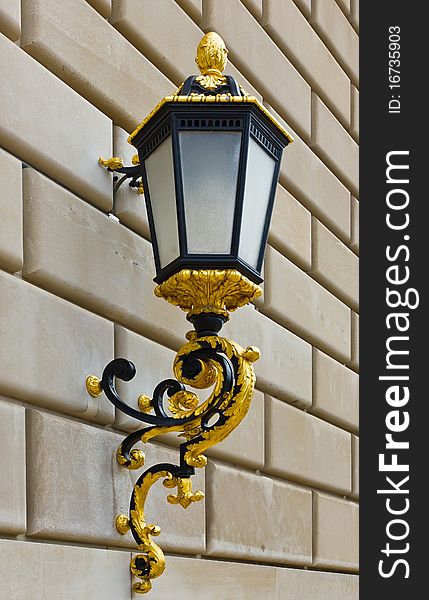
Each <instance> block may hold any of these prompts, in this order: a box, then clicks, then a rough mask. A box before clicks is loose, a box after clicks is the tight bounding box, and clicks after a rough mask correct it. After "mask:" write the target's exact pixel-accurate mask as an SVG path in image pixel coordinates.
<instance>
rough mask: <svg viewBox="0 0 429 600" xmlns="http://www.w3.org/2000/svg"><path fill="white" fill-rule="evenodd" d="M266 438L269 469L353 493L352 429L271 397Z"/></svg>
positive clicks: (320, 486)
mask: <svg viewBox="0 0 429 600" xmlns="http://www.w3.org/2000/svg"><path fill="white" fill-rule="evenodd" d="M265 438H266V451H267V454H266V464H265V469H264V470H265V471H266V472H267V473H269V474H271V475H276V476H278V477H281V478H282V479H288V480H292V481H298V482H299V483H304V484H307V485H310V486H314V487H317V488H321V489H326V490H328V491H332V492H337V493H339V494H350V491H351V473H350V471H351V468H350V467H351V439H350V438H351V436H350V433H348V432H346V431H343V430H342V429H339V428H338V427H335V426H334V425H331V424H329V423H325V422H324V421H322V420H321V419H318V418H317V417H313V416H312V415H309V414H307V413H305V412H303V411H302V410H299V409H297V408H294V407H293V406H289V405H288V404H286V403H285V402H280V401H279V400H276V399H275V398H270V397H267V404H266V436H265Z"/></svg>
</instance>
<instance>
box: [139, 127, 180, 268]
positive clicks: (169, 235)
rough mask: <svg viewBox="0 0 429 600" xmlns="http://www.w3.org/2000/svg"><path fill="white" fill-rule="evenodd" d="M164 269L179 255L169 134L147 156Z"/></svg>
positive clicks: (157, 236) (150, 187)
mask: <svg viewBox="0 0 429 600" xmlns="http://www.w3.org/2000/svg"><path fill="white" fill-rule="evenodd" d="M145 169H146V178H147V183H148V186H149V197H150V204H151V209H152V215H153V222H154V227H155V235H156V240H157V243H158V253H159V261H160V266H161V269H162V268H163V267H165V265H167V264H168V263H170V262H171V261H172V260H174V259H175V258H177V257H178V256H179V233H178V228H177V210H176V190H175V185H174V169H173V149H172V142H171V136H168V137H167V138H166V139H165V140H164V141H163V142H162V143H161V144H160V145H159V146H158V147H157V148H156V150H154V151H153V152H152V153H151V154H150V155H149V156H148V157H147V158H146V160H145Z"/></svg>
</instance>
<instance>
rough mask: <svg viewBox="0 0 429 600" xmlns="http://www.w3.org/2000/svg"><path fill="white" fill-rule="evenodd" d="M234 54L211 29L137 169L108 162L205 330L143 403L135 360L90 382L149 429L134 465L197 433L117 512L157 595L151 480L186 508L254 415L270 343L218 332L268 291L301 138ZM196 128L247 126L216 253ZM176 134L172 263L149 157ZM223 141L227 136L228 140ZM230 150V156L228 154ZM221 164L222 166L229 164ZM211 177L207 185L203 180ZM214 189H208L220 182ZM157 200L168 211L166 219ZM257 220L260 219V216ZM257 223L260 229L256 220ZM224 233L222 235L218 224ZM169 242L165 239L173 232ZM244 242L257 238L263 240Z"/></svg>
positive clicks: (137, 566) (166, 293) (161, 276)
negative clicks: (210, 461)
mask: <svg viewBox="0 0 429 600" xmlns="http://www.w3.org/2000/svg"><path fill="white" fill-rule="evenodd" d="M226 56H227V49H226V47H225V44H224V42H223V40H222V39H221V38H220V37H219V36H218V35H217V34H215V33H212V32H210V33H208V34H206V35H205V36H204V37H203V39H202V40H201V42H200V44H199V47H198V50H197V59H196V62H197V65H198V67H199V69H200V71H201V75H199V76H191V77H189V78H188V79H187V80H186V81H185V83H184V84H182V86H180V87H179V89H178V90H177V91H176V93H175V94H174V95H172V96H167V97H166V98H164V99H163V100H162V101H161V102H160V103H159V105H158V106H157V107H156V108H155V109H154V110H153V111H152V113H151V114H150V115H148V117H147V118H146V119H145V120H144V121H143V122H142V123H141V125H139V127H138V128H137V129H136V130H135V131H134V132H133V133H132V134H131V135H130V137H129V138H128V141H129V142H130V143H132V144H133V145H134V146H135V147H136V148H137V150H138V155H136V156H134V157H133V165H134V166H129V167H125V166H124V164H123V161H122V159H120V158H116V157H113V158H111V159H108V160H104V159H102V158H100V159H99V163H100V164H101V165H102V166H104V167H106V168H107V169H109V170H110V171H114V172H116V173H121V174H123V177H122V179H121V180H120V181H118V182H117V183H116V186H115V189H117V188H118V187H119V185H121V184H122V182H123V181H124V180H125V179H131V182H130V186H131V187H137V188H139V191H140V192H143V190H144V194H145V201H146V207H147V214H148V219H149V226H150V231H151V236H152V243H153V250H154V259H155V267H156V277H155V282H156V283H157V284H158V286H157V287H156V288H155V294H156V295H157V296H158V297H161V298H164V299H165V300H167V301H168V302H170V303H171V304H173V305H176V306H179V307H180V308H181V309H183V310H186V311H188V314H187V318H188V320H189V321H190V322H191V323H192V325H193V326H194V331H190V332H188V334H187V335H186V337H187V339H188V342H187V343H186V344H185V345H184V346H182V348H180V350H179V351H178V353H177V355H176V358H175V360H174V363H173V372H174V375H175V379H167V380H165V381H162V382H161V383H159V384H158V385H157V386H156V388H155V390H154V392H153V395H152V397H149V396H146V395H144V394H142V395H141V396H139V398H138V410H137V409H135V408H132V407H131V406H129V405H127V404H126V403H125V402H123V400H121V398H120V397H119V395H118V393H117V391H116V387H115V379H122V380H123V381H129V380H131V379H132V378H133V377H134V375H135V367H134V365H133V363H131V362H130V361H127V360H126V359H123V358H117V359H115V360H114V361H112V362H111V363H109V364H108V365H107V366H106V368H105V369H104V373H103V376H102V378H101V379H100V378H98V377H96V376H95V375H90V376H88V378H87V380H86V387H87V390H88V392H89V393H90V394H91V395H92V396H98V395H99V394H101V393H102V392H104V393H105V395H106V397H107V398H108V399H109V400H110V401H111V402H112V403H113V404H114V405H115V406H116V408H117V409H118V410H121V411H122V412H124V413H126V414H128V415H130V416H132V417H134V418H136V419H138V420H139V421H141V422H143V423H145V424H146V425H147V427H145V428H143V429H140V430H139V431H136V432H134V433H132V434H130V435H129V436H128V437H126V438H125V439H124V441H123V442H122V444H121V446H120V447H119V449H118V452H117V459H118V462H119V464H120V465H121V466H123V467H124V468H126V469H140V468H141V467H142V466H143V465H144V455H143V452H142V451H141V450H140V449H138V448H134V446H135V444H136V443H137V442H139V441H142V442H143V443H145V442H147V441H149V440H150V439H153V438H154V437H156V436H158V435H160V434H164V433H170V432H176V433H179V436H181V437H183V438H185V440H186V441H184V442H183V443H182V444H181V445H180V456H179V464H178V465H173V464H165V463H164V464H159V465H154V466H152V467H149V468H147V469H146V470H145V471H144V472H143V474H142V475H141V476H140V477H139V479H138V480H137V482H136V484H135V485H134V489H133V493H132V496H131V500H130V510H129V515H128V516H127V515H119V516H118V517H117V520H116V526H117V530H118V532H119V533H121V534H125V533H126V532H127V531H131V533H132V535H133V536H134V538H135V540H136V542H137V546H138V548H139V550H140V552H141V553H140V554H138V555H137V556H135V557H134V558H133V559H132V561H131V572H132V573H133V574H134V575H135V576H137V577H138V578H139V579H140V581H139V582H138V583H136V584H134V586H133V587H134V590H135V591H136V592H138V593H146V592H148V591H149V590H150V589H151V581H152V580H153V579H154V578H156V577H159V576H160V575H161V574H162V573H163V571H164V568H165V558H164V555H163V552H162V550H161V548H160V547H159V546H158V545H157V544H156V543H155V542H154V541H153V536H156V535H159V531H160V530H159V528H158V527H157V526H155V525H151V524H148V522H147V519H146V516H145V508H144V506H145V501H146V498H147V495H148V492H149V490H150V488H151V486H152V485H153V484H154V483H155V482H156V481H157V480H159V479H160V478H163V479H164V486H165V487H167V488H177V493H176V494H170V495H169V496H168V497H167V500H168V502H170V503H171V504H180V505H181V506H182V507H183V508H188V507H189V506H190V505H191V504H192V503H193V502H197V501H199V500H201V499H202V498H203V496H204V495H203V494H202V492H199V491H197V492H195V493H194V492H193V491H192V483H191V476H192V475H193V474H194V470H195V468H201V467H204V466H205V465H206V463H207V459H206V457H205V456H204V454H203V452H205V451H206V450H207V449H208V448H210V447H211V446H213V445H214V444H217V443H218V442H221V441H223V440H224V439H225V438H226V437H227V436H228V435H229V434H230V433H231V432H232V431H233V430H234V429H235V428H236V427H237V426H238V425H239V424H240V422H241V421H242V419H243V418H244V417H245V415H246V414H247V412H248V409H249V406H250V402H251V399H252V395H253V390H254V386H255V373H254V369H253V364H252V363H253V362H255V361H256V360H257V359H258V358H259V350H258V349H257V348H255V347H253V346H248V347H247V348H243V347H241V346H240V345H239V344H237V343H236V342H234V341H232V340H229V339H227V338H223V337H220V336H219V335H218V333H219V331H220V329H221V327H222V325H223V324H224V322H225V321H227V320H228V318H229V312H230V311H233V310H235V309H237V308H239V307H240V306H244V305H245V304H247V303H249V302H251V301H253V300H254V299H255V298H257V297H258V296H259V295H261V293H262V290H261V288H260V287H259V285H258V284H259V283H261V282H262V278H261V269H262V263H263V258H264V251H265V246H266V242H267V237H268V229H269V225H270V220H271V215H272V210H273V205H274V197H275V191H276V185H277V180H278V176H279V169H280V160H281V157H282V152H283V149H284V148H285V146H287V145H288V144H289V143H290V142H291V141H293V138H292V137H291V136H290V135H289V133H288V132H287V131H286V130H285V129H284V128H283V127H282V126H281V125H280V124H279V123H278V122H277V121H276V120H275V119H274V118H273V117H272V116H271V115H270V113H269V112H268V111H267V110H266V109H265V107H264V106H263V105H262V104H261V103H260V102H259V101H258V100H257V99H256V98H254V97H252V96H249V95H248V94H246V93H245V92H244V91H243V90H242V89H241V87H240V86H239V85H238V84H237V82H236V81H235V80H234V79H233V78H232V77H230V76H225V75H223V69H224V67H225V63H226ZM185 132H213V133H221V132H228V133H231V132H234V133H237V134H240V142H239V144H240V145H239V150H238V160H237V158H236V155H235V154H234V164H233V167H234V169H235V168H236V170H237V172H236V183H234V184H233V186H234V185H235V188H234V187H233V186H232V187H231V188H230V190H229V192H228V194H229V195H228V197H227V200H228V202H230V203H231V204H232V203H233V206H232V207H231V206H228V209H231V208H232V210H230V216H231V215H232V216H231V219H232V223H231V222H230V223H226V220H227V216H226V214H222V212H221V210H220V209H219V206H220V205H219V206H218V205H216V210H218V214H217V215H216V219H218V220H219V222H220V223H223V220H225V226H228V227H229V230H228V232H227V235H226V236H225V240H226V242H225V248H226V247H227V246H229V251H225V253H222V254H219V253H214V252H213V248H214V247H215V245H212V246H211V248H210V249H207V251H206V252H198V253H197V252H194V251H193V252H190V249H189V231H188V229H187V224H186V222H187V220H186V210H189V207H187V208H186V207H185V206H186V199H185V191H184V169H185V167H184V162H183V160H182V158H183V157H182V150H181V144H180V139H181V138H180V136H181V134H182V133H185ZM169 136H170V138H171V154H172V156H171V157H169V159H170V158H171V168H172V177H173V178H174V182H172V181H171V179H170V180H169V185H170V184H171V187H170V188H169V189H168V192H169V194H170V195H172V194H174V196H175V198H174V199H173V198H169V201H170V200H171V211H175V212H174V217H175V218H174V219H173V221H171V222H170V223H169V226H170V227H171V225H173V227H174V228H175V234H177V240H176V238H175V240H174V242H175V243H176V241H177V254H178V256H177V257H173V255H172V260H170V261H168V260H164V263H162V261H161V258H160V254H161V253H160V239H159V229H158V228H159V227H162V222H163V219H167V218H168V217H169V216H171V215H165V214H163V211H160V210H159V206H162V207H163V210H164V205H163V204H162V203H160V204H159V205H158V206H157V204H156V203H157V202H161V200H160V199H161V196H160V195H159V196H158V198H157V197H156V196H157V194H156V193H153V190H151V182H153V180H152V179H151V177H152V176H151V177H148V170H147V165H146V162H147V160H148V159H149V158H150V157H151V156H152V154H153V153H154V152H155V151H156V150H157V149H158V148H160V146H161V144H162V143H163V142H164V141H165V140H167V139H168V137H169ZM219 139H221V138H217V140H219ZM230 139H232V138H230ZM216 143H217V142H216ZM253 143H256V146H255V145H254V144H253ZM251 144H252V148H251V147H250V146H251ZM220 145H221V144H220ZM256 147H257V148H258V153H259V152H260V150H261V149H262V151H263V153H265V154H263V155H259V156H258V153H256V154H255V153H254V154H253V160H254V161H255V160H256V162H258V160H260V157H261V156H264V159H262V162H263V161H264V160H265V158H266V157H269V160H270V161H272V162H270V163H265V166H266V165H267V164H269V167H268V168H267V169H265V171H264V167H263V166H262V173H259V172H258V177H259V176H260V177H265V179H264V181H263V182H262V183H263V184H264V186H262V188H261V186H258V185H257V186H255V188H254V190H253V192H254V191H255V190H256V191H257V192H258V193H261V192H260V190H261V189H262V190H263V192H262V193H263V194H264V198H263V202H262V209H261V210H259V209H258V207H257V211H256V213H254V214H253V216H254V215H255V214H256V215H257V217H258V218H259V216H260V215H263V219H261V222H260V223H258V224H257V235H256V234H255V236H254V238H255V239H256V242H255V245H254V248H253V249H252V252H253V250H254V252H253V254H252V256H253V258H254V259H255V261H254V263H253V264H250V263H249V262H248V261H247V260H245V259H244V258H243V256H244V254H245V253H244V254H243V253H242V252H241V246H240V243H241V242H242V240H243V235H245V234H246V233H247V235H249V229H247V232H243V229H244V213H245V211H248V210H249V206H250V207H254V206H255V204H254V203H255V198H256V201H257V196H256V195H255V194H254V195H253V196H251V198H250V200H249V202H250V204H249V205H247V207H245V199H246V190H247V188H246V184H247V185H249V181H251V179H250V177H249V175H250V174H249V170H250V156H251V152H254V150H255V148H256ZM168 151H169V149H168ZM211 151H212V150H211ZM219 152H221V149H220V150H219ZM234 152H236V151H235V150H234ZM193 156H194V155H192V156H191V158H192V157H193ZM229 158H230V157H229V155H227V156H226V160H227V162H228V161H229ZM158 159H159V157H158ZM158 159H157V160H158ZM205 159H206V155H204V160H205ZM193 160H194V159H193ZM231 162H232V158H231ZM161 163H162V161H160V162H159V163H158V165H157V168H156V169H155V170H156V171H158V170H159V171H160V172H159V173H158V172H157V173H156V176H157V178H158V177H159V178H162V177H163V173H162V167H160V168H159V169H158V166H159V165H161ZM216 164H217V165H218V164H219V163H216ZM223 164H227V163H223ZM261 164H262V163H261ZM216 168H217V169H218V171H219V166H217V167H216ZM209 171H210V165H206V164H204V174H207V173H209ZM218 171H216V169H214V174H215V176H216V177H218V178H220V179H221V178H222V175H223V173H221V172H218ZM191 172H192V169H191ZM188 175H189V173H188ZM170 176H171V173H170V174H169V177H170ZM115 177H116V176H115ZM234 177H235V175H234ZM204 181H205V180H204V178H203V182H204ZM234 181H235V179H234ZM253 182H255V180H254V179H253ZM200 183H201V182H200V181H199V183H198V184H199V185H200ZM258 183H259V182H258ZM253 192H252V193H253ZM206 193H207V196H208V197H209V195H210V190H207V191H206ZM169 206H170V205H169ZM154 207H156V208H157V209H158V210H157V214H156V215H154V210H153V209H154ZM248 217H249V213H248V212H247V218H248ZM250 222H255V219H253V221H252V220H251V221H250ZM246 227H247V228H249V220H248V221H247V223H246ZM176 228H177V231H176ZM217 231H218V233H219V229H218V230H217ZM229 232H231V237H230V238H229ZM164 233H165V231H164ZM198 233H200V232H198ZM250 233H252V232H251V231H250ZM204 234H205V235H207V239H208V241H210V236H212V237H213V236H214V235H215V234H213V233H211V232H210V231H205V232H204ZM163 239H164V242H165V238H163ZM245 239H246V240H247V242H248V241H249V240H250V241H252V240H253V237H247V238H245ZM225 240H223V242H224V241H225ZM203 241H205V240H203ZM164 242H163V243H164ZM174 252H176V246H174ZM164 259H165V256H164ZM185 386H191V387H193V388H195V389H206V388H212V392H211V394H210V395H209V397H208V398H207V399H206V400H203V401H200V399H199V398H198V396H197V395H196V394H195V393H194V392H191V391H189V390H188V389H187V388H186V387H185Z"/></svg>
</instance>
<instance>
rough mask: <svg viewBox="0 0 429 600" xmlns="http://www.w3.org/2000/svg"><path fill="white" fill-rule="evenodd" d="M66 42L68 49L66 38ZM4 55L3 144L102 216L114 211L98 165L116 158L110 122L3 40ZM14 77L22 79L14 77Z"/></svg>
mask: <svg viewBox="0 0 429 600" xmlns="http://www.w3.org/2000/svg"><path fill="white" fill-rule="evenodd" d="M58 6H60V5H58ZM66 6H68V3H66V4H64V3H61V7H63V8H64V7H66ZM89 10H90V9H89ZM91 12H92V11H91ZM96 16H97V15H96ZM80 25H82V23H80ZM91 37H93V36H91ZM61 39H62V43H63V44H64V43H65V38H64V36H62V38H61ZM0 55H1V56H2V60H1V61H0V79H1V80H2V81H8V85H7V86H4V89H3V93H2V124H1V125H0V144H1V145H2V146H3V147H4V148H5V149H6V150H9V151H10V152H12V153H13V154H15V155H16V156H17V157H18V158H21V159H22V160H24V161H26V162H27V163H29V164H30V165H32V166H34V167H36V168H37V169H39V170H41V171H43V172H45V173H46V174H47V175H49V176H50V177H52V178H53V179H56V180H57V181H60V182H61V183H62V184H63V185H66V186H67V187H69V188H70V189H71V190H73V191H74V192H76V193H77V194H79V195H81V196H82V197H83V198H85V199H87V200H89V201H90V202H92V203H94V204H96V205H97V206H98V207H99V208H101V209H102V210H110V209H111V207H112V177H111V175H110V174H109V173H107V172H106V171H105V170H104V169H101V168H100V167H99V166H98V165H97V160H98V157H99V156H100V155H103V156H111V152H112V123H111V121H110V120H109V119H108V118H107V117H106V116H105V115H103V114H102V113H101V112H100V111H98V110H97V109H96V108H95V107H94V106H92V105H91V104H89V102H86V100H84V99H83V98H82V97H81V96H79V94H76V92H74V91H73V90H71V89H70V88H69V87H67V86H66V85H65V84H64V83H63V82H62V81H60V80H59V79H57V77H55V76H54V75H53V74H52V73H50V72H49V71H48V70H46V69H44V68H43V67H42V66H41V65H40V64H38V63H37V62H36V61H35V60H33V59H32V58H31V57H29V56H28V55H27V54H26V53H25V52H23V51H22V49H21V48H19V47H18V46H16V45H15V44H13V43H12V42H10V41H9V40H7V39H6V38H4V37H2V36H0ZM11 71H13V72H14V73H19V77H10V73H11Z"/></svg>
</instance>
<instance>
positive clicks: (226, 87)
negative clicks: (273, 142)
mask: <svg viewBox="0 0 429 600" xmlns="http://www.w3.org/2000/svg"><path fill="white" fill-rule="evenodd" d="M227 56H228V50H227V48H226V46H225V42H224V41H223V39H222V38H221V37H220V35H218V34H217V33H215V32H213V31H210V32H209V33H206V34H205V35H204V36H203V38H202V39H201V41H200V43H199V45H198V48H197V56H196V58H195V62H196V64H197V66H198V68H199V70H200V75H191V76H190V77H188V78H187V79H186V81H185V82H184V83H182V84H181V85H180V86H179V87H178V89H177V90H176V92H175V93H174V94H173V95H171V96H165V98H163V99H162V100H161V102H159V103H158V104H157V105H156V106H155V108H154V109H153V110H152V111H151V112H150V113H149V114H148V115H147V117H146V118H145V119H144V120H143V121H142V122H141V123H140V125H139V126H138V127H137V128H136V129H135V130H134V131H133V132H132V133H131V135H130V136H129V137H128V142H129V143H130V144H134V140H135V138H136V136H137V135H138V134H139V133H140V132H141V131H142V130H143V129H144V128H146V127H147V126H148V125H149V124H150V123H151V121H152V119H153V118H154V117H155V116H158V113H159V112H160V111H161V110H162V109H163V108H164V107H165V106H166V105H170V104H173V103H182V102H183V103H190V102H192V103H194V102H195V103H229V104H232V103H235V104H237V103H246V104H251V105H254V106H255V107H256V108H257V109H258V110H259V111H260V112H261V113H263V114H264V115H265V117H266V118H268V119H269V120H270V121H271V123H272V124H273V125H274V126H275V127H276V129H277V130H278V132H279V133H280V135H281V136H282V137H284V138H285V140H284V141H285V145H287V144H290V143H291V142H293V137H292V136H291V134H290V133H289V132H288V131H287V130H286V129H285V128H284V127H283V126H282V125H281V124H280V123H279V121H278V120H277V119H276V118H275V117H274V116H273V115H272V114H271V113H270V112H269V111H268V110H267V109H266V108H265V106H264V105H263V104H262V103H261V102H260V101H259V100H258V99H257V98H255V96H250V95H249V94H248V93H247V92H245V91H244V90H243V88H242V87H241V86H240V85H239V84H238V83H237V82H236V81H235V79H234V78H233V77H232V76H231V75H224V74H223V72H224V69H225V66H226V63H227Z"/></svg>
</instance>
